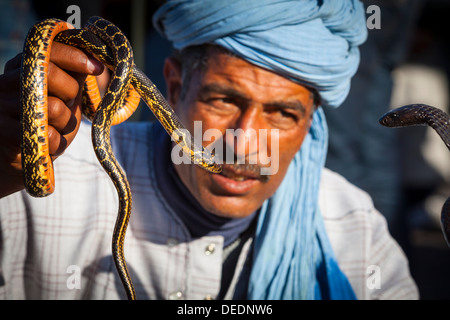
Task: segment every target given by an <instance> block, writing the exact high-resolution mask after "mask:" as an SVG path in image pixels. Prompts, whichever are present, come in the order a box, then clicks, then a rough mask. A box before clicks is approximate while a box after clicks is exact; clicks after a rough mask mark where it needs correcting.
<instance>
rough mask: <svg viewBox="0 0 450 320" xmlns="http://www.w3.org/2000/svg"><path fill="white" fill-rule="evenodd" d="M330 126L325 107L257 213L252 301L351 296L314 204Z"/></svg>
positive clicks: (317, 112) (351, 293) (319, 111)
mask: <svg viewBox="0 0 450 320" xmlns="http://www.w3.org/2000/svg"><path fill="white" fill-rule="evenodd" d="M327 141H328V130H327V125H326V120H325V116H324V114H323V110H322V109H321V108H319V109H318V110H317V111H316V112H315V114H314V118H313V124H312V125H311V129H310V132H309V133H308V135H307V136H306V138H305V140H304V142H303V144H302V147H301V149H300V151H299V152H297V154H296V155H295V157H294V159H293V161H292V162H291V164H290V166H289V168H288V172H287V174H286V176H285V178H284V180H283V182H282V183H281V185H280V187H279V188H278V190H277V191H276V192H275V194H274V195H273V196H272V197H271V198H270V199H269V200H267V201H266V202H265V203H264V204H263V206H262V208H261V211H260V216H259V220H258V225H257V230H256V235H257V236H256V239H255V243H254V260H253V261H254V264H253V268H252V272H251V275H250V284H249V290H248V297H249V298H251V299H339V300H344V299H354V298H355V295H354V293H353V290H352V288H351V286H350V284H349V282H348V280H347V278H346V277H345V275H344V274H343V273H342V272H341V270H340V269H339V266H338V264H337V261H336V258H335V256H334V253H333V250H332V248H331V245H330V243H329V240H328V237H327V234H326V231H325V227H324V222H323V219H322V216H321V214H320V210H319V208H318V205H317V198H318V192H319V184H320V175H321V171H322V168H323V165H324V161H325V156H326V152H324V150H326V149H327Z"/></svg>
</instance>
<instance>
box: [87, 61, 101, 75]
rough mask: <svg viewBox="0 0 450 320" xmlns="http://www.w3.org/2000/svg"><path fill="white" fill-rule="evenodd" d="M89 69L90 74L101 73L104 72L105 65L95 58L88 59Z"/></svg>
mask: <svg viewBox="0 0 450 320" xmlns="http://www.w3.org/2000/svg"><path fill="white" fill-rule="evenodd" d="M87 69H88V71H89V72H90V73H100V72H102V71H103V65H102V64H101V63H100V61H98V60H96V59H94V58H90V57H89V58H88V60H87Z"/></svg>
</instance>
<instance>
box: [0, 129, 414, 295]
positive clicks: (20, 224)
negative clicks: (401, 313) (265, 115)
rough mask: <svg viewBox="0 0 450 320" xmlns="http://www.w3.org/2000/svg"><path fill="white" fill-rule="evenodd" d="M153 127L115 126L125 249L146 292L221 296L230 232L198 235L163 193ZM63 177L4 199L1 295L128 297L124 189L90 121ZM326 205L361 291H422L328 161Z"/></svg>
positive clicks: (62, 168)
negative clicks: (129, 204)
mask: <svg viewBox="0 0 450 320" xmlns="http://www.w3.org/2000/svg"><path fill="white" fill-rule="evenodd" d="M151 128H152V125H150V124H149V123H135V124H132V125H119V126H116V127H115V128H114V130H113V134H112V141H113V148H114V150H115V154H116V156H117V158H118V160H119V161H120V163H121V164H122V166H123V167H124V169H125V171H126V172H127V177H128V179H129V182H130V185H131V189H132V193H133V212H132V216H131V219H130V225H129V227H128V231H127V236H126V240H125V256H126V260H127V264H128V267H129V270H130V273H131V276H132V278H133V282H134V285H135V289H136V294H137V297H138V299H205V298H206V299H211V298H212V299H214V298H216V297H217V295H218V293H219V290H220V285H221V276H222V262H223V254H224V251H223V238H222V237H221V236H206V237H202V238H198V239H193V238H191V236H190V234H189V232H188V230H187V229H186V227H185V226H184V225H183V223H182V222H181V220H180V219H179V218H178V217H177V215H176V214H175V212H173V210H172V208H171V207H170V204H169V203H168V202H167V201H166V200H165V199H164V197H162V195H161V194H160V191H159V190H158V186H157V185H156V179H155V172H154V167H153V152H155V150H153V148H152V138H151V131H152V130H151ZM55 177H56V191H55V192H54V194H52V195H51V196H49V197H46V198H39V199H37V198H32V197H30V196H28V195H27V194H26V192H25V191H21V192H17V193H15V194H12V195H10V196H8V197H5V198H3V199H0V216H1V220H0V226H1V230H0V232H1V233H0V236H1V243H0V254H1V255H0V262H1V265H0V297H1V298H4V299H124V298H126V296H125V292H124V290H123V288H122V285H121V283H120V280H119V278H118V274H117V272H116V270H115V266H114V262H113V259H112V256H111V236H112V231H113V228H114V224H115V219H116V215H117V202H118V201H117V194H116V191H115V189H114V187H113V185H112V182H111V181H110V179H109V177H108V175H107V174H106V173H105V172H104V171H103V169H102V168H101V167H100V165H99V164H98V161H97V159H96V157H95V155H94V153H93V149H92V145H91V138H90V127H89V126H88V125H87V124H84V123H82V125H81V127H80V131H79V133H78V135H77V138H76V139H75V140H74V142H73V143H72V145H71V146H70V147H69V148H68V150H67V151H66V153H65V154H64V155H62V156H61V157H60V158H58V160H57V161H56V162H55ZM174 201H176V199H174ZM319 205H320V207H321V211H322V215H323V217H324V221H325V226H326V229H327V232H328V236H329V238H330V241H331V243H332V246H333V249H334V251H335V254H336V257H337V259H338V262H339V265H340V267H341V269H342V271H343V272H344V273H345V274H346V275H347V277H348V279H349V281H350V283H351V285H352V287H353V289H354V291H355V293H356V295H357V297H358V298H359V299H409V298H413V299H414V298H417V297H418V292H417V288H416V285H415V283H414V281H413V280H412V278H411V276H410V273H409V269H408V262H407V260H406V257H405V255H404V254H403V252H402V251H401V249H400V248H399V246H398V245H397V244H396V243H395V241H394V240H393V239H392V238H391V236H390V235H389V233H388V231H387V227H386V222H385V220H384V218H383V217H382V215H381V214H379V213H378V212H377V211H376V210H375V209H374V207H373V204H372V201H371V199H370V197H369V196H368V195H367V194H366V193H364V192H363V191H361V190H359V189H357V188H356V187H354V186H353V185H351V184H349V183H348V182H347V181H346V180H344V179H343V178H342V177H340V176H339V175H337V174H335V173H333V172H331V171H329V170H326V169H325V170H324V173H323V177H322V181H321V189H320V195H319ZM251 242H252V239H251V238H250V239H249V240H247V241H246V242H245V244H244V245H243V247H242V250H241V252H240V254H239V257H238V260H237V264H236V269H235V272H234V275H233V278H232V280H231V284H230V287H229V289H228V292H227V293H226V295H225V298H226V299H230V298H232V297H233V296H235V294H239V293H238V292H235V291H236V290H238V289H236V288H240V287H241V286H240V285H237V284H242V282H243V281H246V277H245V276H242V277H241V275H243V274H245V272H242V270H243V269H244V266H247V264H245V262H246V261H247V259H246V258H247V256H248V253H249V250H250V248H251ZM377 276H380V277H379V278H376V277H377ZM377 279H378V280H379V281H378V280H377ZM244 287H245V286H244Z"/></svg>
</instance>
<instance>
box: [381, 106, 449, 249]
mask: <svg viewBox="0 0 450 320" xmlns="http://www.w3.org/2000/svg"><path fill="white" fill-rule="evenodd" d="M380 123H381V124H382V125H384V126H386V127H406V126H414V125H428V126H430V127H431V128H433V129H434V130H435V131H436V132H437V134H438V135H439V136H440V137H441V139H442V141H444V143H445V145H446V146H447V148H448V149H449V150H450V116H449V115H448V114H447V113H445V112H444V111H442V110H440V109H438V108H435V107H432V106H429V105H426V104H411V105H407V106H403V107H400V108H397V109H394V110H392V111H389V112H387V113H386V114H384V115H383V116H382V117H381V118H380ZM441 228H442V232H443V233H444V237H445V241H446V242H447V244H448V245H449V246H450V197H448V198H447V200H446V201H445V203H444V205H443V206H442V210H441Z"/></svg>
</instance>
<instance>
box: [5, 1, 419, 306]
mask: <svg viewBox="0 0 450 320" xmlns="http://www.w3.org/2000/svg"><path fill="white" fill-rule="evenodd" d="M363 12H364V11H363V8H362V6H361V4H360V3H358V2H357V1H344V0H343V1H324V2H322V1H321V2H318V1H285V2H278V1H269V0H263V1H261V0H258V1H248V0H245V1H244V0H235V1H228V2H219V1H215V0H206V1H168V2H167V3H166V4H164V5H163V6H162V7H161V8H160V9H159V10H158V12H157V13H156V14H155V17H154V22H155V26H157V28H158V29H159V30H160V32H161V33H163V34H164V35H165V36H166V37H167V38H168V39H169V40H170V41H172V42H173V44H174V47H175V48H176V49H177V50H178V51H179V53H180V54H179V56H180V58H176V57H170V58H168V59H167V60H166V63H165V66H164V76H165V78H166V83H167V88H168V93H167V95H168V100H169V102H170V104H171V105H172V106H173V107H174V109H175V110H176V112H177V114H178V115H179V116H180V119H181V120H182V122H183V123H185V125H186V126H187V128H188V129H189V130H190V132H192V133H194V134H195V133H196V134H198V133H199V132H200V134H205V135H206V133H211V132H212V133H215V134H212V136H214V137H218V135H217V132H219V133H220V134H221V135H222V137H223V139H217V141H214V144H213V145H214V147H215V148H216V150H219V151H220V147H223V149H225V150H226V151H227V152H226V153H228V152H229V151H230V150H231V153H232V156H233V157H232V158H233V159H234V160H235V162H236V163H237V164H229V163H228V161H226V162H225V161H224V162H225V164H224V167H223V173H222V174H212V173H209V172H206V171H205V170H203V169H201V168H199V167H197V166H194V165H193V164H187V163H184V162H183V161H178V160H179V158H177V155H178V152H177V151H178V150H177V149H176V148H174V147H173V145H172V144H171V142H170V139H169V137H168V136H167V134H166V133H165V132H164V130H163V129H162V127H161V126H160V125H159V124H158V123H157V124H153V125H151V124H147V123H140V124H125V125H119V126H117V127H116V128H115V129H114V131H113V133H112V141H113V148H114V150H115V153H116V155H117V158H118V159H119V161H120V162H121V164H122V166H123V167H124V169H125V171H126V172H127V177H128V179H129V181H130V184H131V188H132V193H133V213H132V218H131V221H130V226H129V228H128V232H127V239H126V244H125V254H126V258H127V262H128V265H129V269H130V273H131V276H132V278H133V281H134V284H135V288H136V293H137V297H138V298H139V299H145V298H152V299H154V298H157V299H184V298H186V299H231V298H240V299H246V298H249V299H353V298H359V299H370V298H377V299H380V298H381V299H389V298H390V299H395V298H397V299H405V298H416V297H417V289H416V287H415V284H414V282H413V281H412V279H411V277H410V275H409V271H408V266H407V261H406V259H405V257H404V255H403V253H402V252H401V250H400V249H399V247H398V246H397V245H396V244H395V242H394V241H393V240H392V238H391V237H390V236H389V234H388V232H387V229H386V225H385V221H384V219H383V218H382V217H381V215H380V214H379V213H378V212H376V210H375V209H374V208H373V205H372V203H371V200H370V198H369V197H368V196H367V195H366V194H365V193H364V192H362V191H360V190H358V189H356V188H355V187H353V186H352V185H350V184H349V183H348V182H346V181H345V180H344V179H342V178H340V177H339V176H337V175H336V174H333V173H332V172H330V171H328V170H325V169H323V164H324V161H325V155H326V146H327V131H326V123H325V118H324V116H323V112H322V109H321V108H320V107H319V104H327V105H331V106H338V105H339V104H340V103H341V102H342V101H343V100H344V99H345V96H346V94H347V92H348V89H349V80H350V77H351V76H352V75H353V74H354V72H355V70H356V68H357V64H358V60H359V56H358V49H357V45H358V44H360V43H361V42H363V40H364V38H365V30H364V27H365V24H364V13H363ZM17 68H18V64H17V61H16V60H13V61H11V62H10V63H9V65H8V66H7V68H6V72H5V75H4V76H2V79H1V80H2V87H5V88H6V87H7V86H9V88H14V86H15V85H17V72H18V71H17ZM101 69H102V67H101V66H100V65H99V64H98V62H96V61H95V60H94V59H92V58H89V57H87V56H86V55H85V54H83V53H82V52H81V51H79V50H76V49H73V48H68V47H65V46H61V45H58V46H57V47H56V48H55V51H54V52H53V53H52V67H51V69H50V74H51V75H50V78H51V81H50V84H49V91H50V95H51V97H50V98H51V99H50V98H49V99H50V100H51V101H50V104H51V110H52V115H51V116H50V123H51V125H52V127H53V129H52V131H51V139H52V144H51V146H50V148H51V152H52V154H53V155H54V157H55V158H56V157H58V156H59V155H60V154H61V153H62V151H64V150H65V148H66V147H67V145H69V144H70V148H68V149H67V150H66V152H65V153H64V155H62V156H60V158H59V159H57V160H56V161H55V168H56V169H55V171H56V172H55V175H56V177H57V179H58V180H57V185H56V191H55V193H54V194H53V195H51V196H49V197H47V198H44V199H33V198H30V197H29V196H27V195H26V193H25V192H24V191H20V192H16V193H13V194H11V193H12V192H13V191H18V190H20V189H22V188H23V186H22V185H21V181H20V179H19V177H20V165H19V163H20V162H19V156H18V154H19V151H18V143H17V141H14V140H15V139H14V137H15V136H16V135H17V134H18V133H17V132H18V129H17V128H15V129H14V126H18V124H17V111H16V109H15V108H17V101H11V100H14V99H9V100H8V99H3V101H2V104H3V105H4V107H3V110H4V111H2V112H3V114H2V121H3V122H2V124H4V125H5V126H9V127H8V130H6V129H5V130H2V134H3V135H4V138H5V140H4V141H8V143H9V144H8V146H6V145H5V148H3V150H4V152H3V158H2V160H3V161H4V163H5V164H4V165H3V166H2V170H3V173H4V177H5V180H7V181H6V183H2V185H3V184H6V185H8V187H3V186H2V188H3V189H2V194H3V195H7V194H10V195H9V196H6V197H4V198H3V199H2V200H1V202H0V210H1V219H2V220H1V221H2V276H3V279H5V281H4V284H3V286H2V287H1V288H0V290H1V291H0V292H1V294H2V295H3V297H5V298H47V299H48V298H50V299H52V298H66V299H67V298H91V299H102V298H103V299H116V298H123V297H124V291H123V289H122V288H121V284H120V281H119V280H118V276H117V273H116V271H115V269H114V265H113V261H112V257H111V253H110V237H111V230H112V227H113V225H114V220H115V214H116V210H117V209H116V206H117V196H116V193H115V191H114V189H113V187H112V184H111V182H110V181H109V178H108V176H107V175H106V174H105V173H104V172H103V171H102V169H101V168H100V167H99V165H98V163H97V160H96V158H95V156H94V155H93V152H92V148H91V147H90V137H89V126H88V125H86V124H84V123H83V124H81V125H80V111H79V106H80V92H79V91H80V90H79V87H80V83H81V81H82V80H83V78H84V75H86V74H99V73H100V72H101ZM64 70H66V71H68V72H66V71H64ZM62 83H64V85H61V84H62ZM10 90H11V89H10ZM13 119H15V121H14V120H13ZM6 120H8V121H6ZM195 121H197V122H195ZM199 124H200V125H201V130H199V129H198V125H199ZM78 128H79V129H78ZM230 129H232V130H234V131H233V132H241V133H242V134H241V135H238V136H236V135H234V136H233V135H232V132H231V131H230ZM239 129H240V130H241V131H238V130H239ZM8 132H14V134H12V136H11V137H9V139H6V138H7V137H5V136H6V135H7V134H8ZM75 135H76V139H74V136H75ZM230 136H231V137H230ZM203 138H204V139H203V140H205V141H204V144H205V145H206V144H208V143H209V142H210V141H209V140H215V139H214V138H213V139H209V138H208V137H205V136H203ZM219 138H220V137H219ZM255 140H257V142H258V143H256V144H254V143H253V142H254V141H255ZM72 141H73V142H72ZM236 141H238V142H237V143H234V142H236ZM239 141H240V142H239ZM255 146H256V147H255ZM263 149H266V151H267V154H266V155H267V158H269V159H270V162H269V163H267V162H265V161H263V160H265V159H261V155H262V154H263ZM219 154H220V152H219ZM255 158H256V159H257V161H256V163H255V162H254V161H252V160H254V159H255ZM243 159H244V160H246V162H245V164H239V163H240V162H242V160H243ZM222 160H223V159H222ZM8 161H9V162H8ZM77 275H78V278H77V277H76V276H77ZM77 280H78V282H77ZM369 280H370V281H369Z"/></svg>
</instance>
